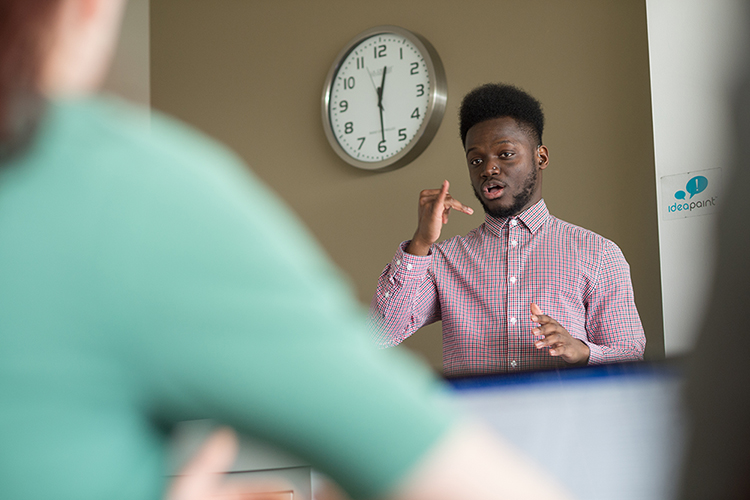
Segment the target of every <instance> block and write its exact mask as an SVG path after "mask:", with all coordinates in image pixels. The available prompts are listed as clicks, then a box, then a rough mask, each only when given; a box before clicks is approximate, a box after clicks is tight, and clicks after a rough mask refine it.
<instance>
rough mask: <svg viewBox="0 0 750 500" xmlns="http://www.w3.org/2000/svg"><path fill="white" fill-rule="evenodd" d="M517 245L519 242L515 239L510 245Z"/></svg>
mask: <svg viewBox="0 0 750 500" xmlns="http://www.w3.org/2000/svg"><path fill="white" fill-rule="evenodd" d="M517 245H518V242H517V241H516V240H513V241H511V242H510V246H512V247H514V246H517Z"/></svg>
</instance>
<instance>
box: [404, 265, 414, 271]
mask: <svg viewBox="0 0 750 500" xmlns="http://www.w3.org/2000/svg"><path fill="white" fill-rule="evenodd" d="M412 267H414V266H412V265H411V264H406V269H408V270H409V271H411V268H412Z"/></svg>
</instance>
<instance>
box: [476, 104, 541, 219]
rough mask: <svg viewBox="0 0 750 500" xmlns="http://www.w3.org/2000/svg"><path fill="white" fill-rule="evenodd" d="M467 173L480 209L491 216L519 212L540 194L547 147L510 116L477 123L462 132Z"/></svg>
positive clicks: (537, 198) (508, 215) (538, 198)
mask: <svg viewBox="0 0 750 500" xmlns="http://www.w3.org/2000/svg"><path fill="white" fill-rule="evenodd" d="M464 146H465V149H466V162H467V164H468V166H469V177H471V184H472V186H473V187H474V194H476V196H477V198H478V199H479V201H480V202H481V203H482V206H483V207H484V211H485V212H487V213H488V214H489V215H492V216H493V217H498V218H500V217H510V216H513V215H516V214H518V213H520V212H523V211H524V210H526V209H527V208H529V207H530V206H531V205H533V204H534V203H536V202H537V201H539V200H540V199H541V198H542V179H541V171H542V170H544V169H545V168H547V164H548V163H549V158H548V153H547V148H546V147H545V146H539V147H537V146H536V144H533V141H532V139H531V136H530V134H529V133H528V132H527V131H526V130H525V129H523V128H522V127H520V126H519V125H518V122H516V120H515V119H513V118H510V117H501V118H494V119H492V120H487V121H484V122H480V123H477V124H476V125H474V126H473V127H471V128H470V129H469V131H468V132H467V134H466V143H465V144H464Z"/></svg>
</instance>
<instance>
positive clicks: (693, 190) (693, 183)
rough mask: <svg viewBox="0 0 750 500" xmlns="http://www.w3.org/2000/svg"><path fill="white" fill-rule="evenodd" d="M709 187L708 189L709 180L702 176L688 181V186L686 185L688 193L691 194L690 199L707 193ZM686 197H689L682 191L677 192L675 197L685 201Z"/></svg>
mask: <svg viewBox="0 0 750 500" xmlns="http://www.w3.org/2000/svg"><path fill="white" fill-rule="evenodd" d="M707 187H708V179H706V178H705V177H703V176H702V175H696V176H695V177H693V178H692V179H690V180H689V181H687V185H685V190H686V191H687V192H688V193H690V199H692V198H693V196H695V195H696V194H698V193H701V192H703V191H705V190H706V188H707ZM685 196H687V194H686V193H685V191H682V190H680V191H677V192H676V193H675V194H674V197H675V198H677V199H678V200H684V199H685Z"/></svg>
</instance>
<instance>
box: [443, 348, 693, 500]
mask: <svg viewBox="0 0 750 500" xmlns="http://www.w3.org/2000/svg"><path fill="white" fill-rule="evenodd" d="M449 383H450V384H451V386H452V387H453V388H454V390H455V393H454V395H455V396H456V399H457V400H458V401H459V402H460V403H461V404H462V405H463V406H464V407H465V408H466V410H467V411H468V412H470V413H471V414H474V415H476V416H477V417H479V418H481V419H483V420H485V421H486V422H487V423H489V425H490V426H491V427H493V428H494V429H495V430H496V431H497V432H498V433H499V434H500V435H501V436H503V437H504V438H505V439H506V440H507V441H509V442H510V443H511V444H513V445H515V446H516V447H517V448H518V449H520V450H521V451H522V453H525V454H526V455H527V456H528V457H530V458H531V459H532V460H534V461H536V462H537V463H538V464H539V470H540V471H546V472H547V473H549V474H550V475H552V476H554V477H555V478H556V479H557V480H558V481H560V482H561V483H562V484H563V485H564V486H566V487H567V488H568V489H569V490H570V492H571V493H572V494H573V496H574V498H579V499H582V500H589V499H590V500H669V499H670V498H672V497H673V495H674V484H675V482H676V477H677V473H678V471H679V466H680V456H681V453H682V443H683V432H684V417H683V413H682V408H681V387H682V369H681V367H680V363H679V362H663V363H624V364H614V365H602V366H595V367H583V368H572V369H567V370H552V371H541V372H526V373H517V374H516V373H514V374H503V375H490V376H476V377H462V378H454V379H450V380H449Z"/></svg>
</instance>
